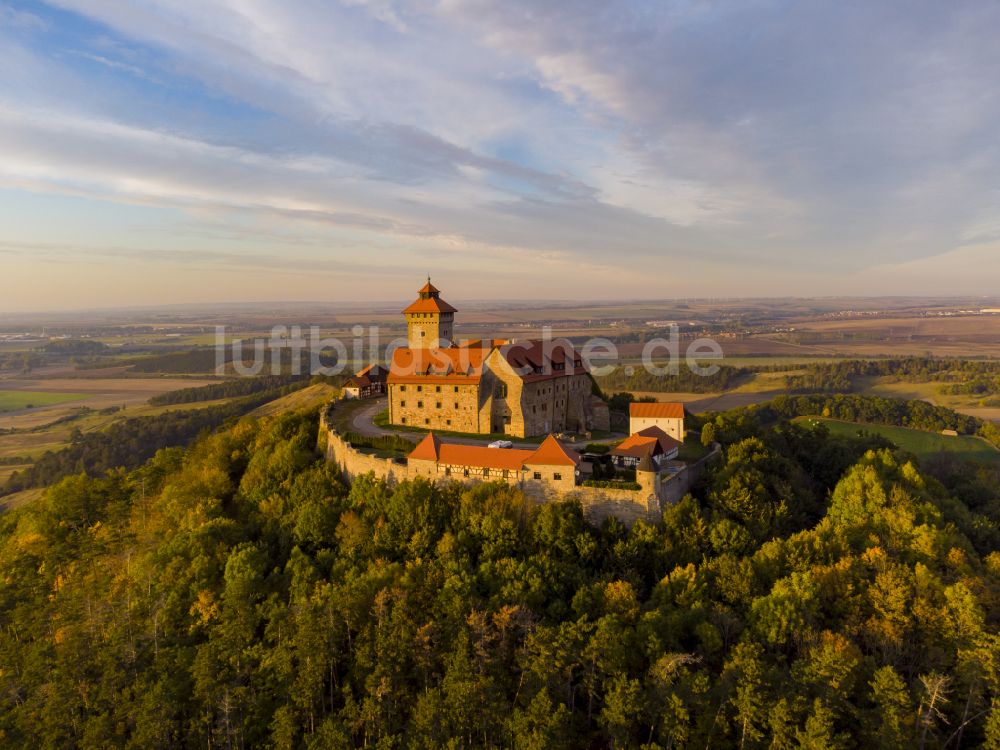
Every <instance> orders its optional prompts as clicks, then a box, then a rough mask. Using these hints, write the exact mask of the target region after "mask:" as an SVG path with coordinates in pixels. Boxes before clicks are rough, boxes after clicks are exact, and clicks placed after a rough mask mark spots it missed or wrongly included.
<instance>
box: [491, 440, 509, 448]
mask: <svg viewBox="0 0 1000 750" xmlns="http://www.w3.org/2000/svg"><path fill="white" fill-rule="evenodd" d="M489 447H490V448H513V447H514V444H513V443H512V442H510V441H509V440H494V441H493V442H492V443H490V444H489Z"/></svg>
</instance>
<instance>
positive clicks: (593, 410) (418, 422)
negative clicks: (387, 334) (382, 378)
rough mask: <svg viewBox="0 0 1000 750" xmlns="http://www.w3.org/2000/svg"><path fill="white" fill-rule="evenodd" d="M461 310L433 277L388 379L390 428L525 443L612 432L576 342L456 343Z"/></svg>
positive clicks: (409, 318) (412, 310) (409, 313)
mask: <svg viewBox="0 0 1000 750" xmlns="http://www.w3.org/2000/svg"><path fill="white" fill-rule="evenodd" d="M456 312H458V310H456V308H454V307H453V306H452V305H450V304H448V303H447V302H445V301H444V300H443V299H441V292H440V291H439V290H438V289H437V288H436V287H435V286H434V285H433V284H431V281H430V277H428V279H427V283H426V284H425V285H424V286H423V287H421V289H420V291H419V292H418V296H417V299H416V300H414V302H413V303H412V304H411V305H410V306H409V307H407V308H406V309H405V310H403V315H405V316H406V327H407V346H406V347H401V348H398V349H396V350H395V351H394V352H393V357H392V362H391V364H390V366H389V374H388V376H387V378H386V387H387V389H388V393H389V422H390V423H391V424H393V425H403V426H408V427H420V428H423V429H427V430H447V431H455V432H468V433H477V434H490V433H499V434H504V435H510V436H512V437H521V438H523V437H531V436H535V435H546V434H549V433H557V432H565V431H572V432H586V431H590V430H607V429H609V428H610V424H609V413H608V408H607V405H606V404H605V403H604V402H603V401H602V400H601V399H600V398H599V397H597V396H595V395H594V393H593V386H592V380H591V377H590V371H589V370H588V368H587V365H586V363H585V362H584V361H583V358H582V357H581V355H580V353H579V352H577V351H576V349H575V348H574V347H573V345H572V343H570V342H569V341H568V340H566V339H554V340H534V341H523V342H518V341H491V340H479V339H477V340H472V341H461V342H455V341H454V324H455V313H456Z"/></svg>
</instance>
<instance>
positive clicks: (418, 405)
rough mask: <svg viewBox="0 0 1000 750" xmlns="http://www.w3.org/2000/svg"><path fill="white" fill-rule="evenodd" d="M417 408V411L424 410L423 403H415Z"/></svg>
mask: <svg viewBox="0 0 1000 750" xmlns="http://www.w3.org/2000/svg"><path fill="white" fill-rule="evenodd" d="M417 408H418V409H423V408H424V402H423V401H417Z"/></svg>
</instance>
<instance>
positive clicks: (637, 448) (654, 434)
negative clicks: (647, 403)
mask: <svg viewBox="0 0 1000 750" xmlns="http://www.w3.org/2000/svg"><path fill="white" fill-rule="evenodd" d="M680 447H681V443H680V442H679V441H677V440H674V438H672V437H670V435H668V434H667V433H665V432H664V431H663V430H661V429H660V428H659V427H655V426H653V427H647V428H646V429H645V430H639V432H634V433H632V434H631V435H629V436H628V437H627V438H625V439H624V440H622V442H621V443H620V444H619V445H618V447H617V448H615V449H614V450H612V451H611V455H612V456H635V457H637V458H641V457H642V456H650V455H656V454H658V453H671V452H672V451H674V450H675V449H679V448H680Z"/></svg>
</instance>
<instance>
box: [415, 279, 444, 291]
mask: <svg viewBox="0 0 1000 750" xmlns="http://www.w3.org/2000/svg"><path fill="white" fill-rule="evenodd" d="M440 291H441V290H440V289H438V288H437V287H436V286H434V285H433V284H432V283H431V280H430V279H427V283H426V284H424V285H423V286H422V287H420V290H419V291H418V292H417V294H438V293H439V292H440Z"/></svg>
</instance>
